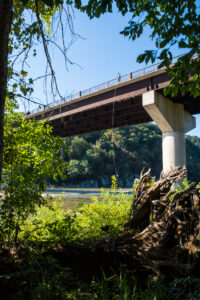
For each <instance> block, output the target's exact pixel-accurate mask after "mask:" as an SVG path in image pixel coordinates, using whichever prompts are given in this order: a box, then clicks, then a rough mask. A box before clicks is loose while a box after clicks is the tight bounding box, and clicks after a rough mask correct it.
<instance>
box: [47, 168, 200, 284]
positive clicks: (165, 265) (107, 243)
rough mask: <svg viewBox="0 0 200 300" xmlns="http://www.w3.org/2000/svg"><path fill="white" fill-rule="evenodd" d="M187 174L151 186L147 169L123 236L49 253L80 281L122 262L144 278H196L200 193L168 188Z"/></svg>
mask: <svg viewBox="0 0 200 300" xmlns="http://www.w3.org/2000/svg"><path fill="white" fill-rule="evenodd" d="M185 175H186V169H180V168H176V169H174V170H173V171H171V172H169V173H168V174H165V175H163V176H162V177H161V178H160V180H158V181H157V182H155V183H154V184H152V177H151V174H150V170H149V171H148V172H147V173H145V174H144V175H143V176H142V178H141V179H140V181H139V183H138V185H137V187H136V191H135V192H136V195H135V201H134V203H133V209H132V214H131V218H130V220H129V221H128V222H127V224H126V226H125V229H124V233H122V234H121V236H119V237H118V238H116V239H104V240H101V241H98V242H93V243H82V244H71V245H68V246H66V247H60V248H56V249H54V250H52V251H51V254H52V255H53V256H54V257H56V258H57V259H59V260H61V261H62V263H64V264H65V265H67V266H70V267H71V268H72V270H73V271H74V272H75V273H77V274H78V275H80V276H81V277H84V278H91V276H94V275H98V273H100V270H101V269H102V268H103V269H104V270H108V269H109V267H111V268H115V269H116V267H119V266H120V264H126V265H127V267H128V268H130V269H132V270H134V271H135V272H138V273H140V274H141V273H142V274H143V275H144V274H146V275H149V274H152V276H158V277H159V276H160V275H164V276H170V277H177V276H188V275H196V274H197V272H198V271H199V263H200V196H199V190H198V189H197V187H196V184H195V183H192V184H190V186H189V187H188V188H187V189H185V190H184V191H181V192H176V193H174V191H173V190H171V187H172V185H173V184H174V182H175V181H177V180H178V179H180V178H183V177H184V176H185ZM172 195H173V196H172ZM170 196H171V197H170Z"/></svg>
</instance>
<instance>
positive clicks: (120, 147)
mask: <svg viewBox="0 0 200 300" xmlns="http://www.w3.org/2000/svg"><path fill="white" fill-rule="evenodd" d="M65 140H66V144H65V145H66V146H65V147H67V148H70V150H71V151H70V153H69V154H67V153H66V155H65V156H64V160H65V161H68V162H69V165H70V169H68V170H67V173H66V175H67V182H63V181H60V182H59V184H61V183H64V184H67V185H69V186H70V185H75V186H78V185H81V186H82V187H84V186H88V187H91V186H94V187H95V186H98V187H102V186H103V187H109V186H110V184H111V182H110V178H111V176H112V175H113V174H115V176H117V179H118V184H119V186H121V187H130V186H132V184H133V181H134V179H135V178H139V177H140V172H141V170H142V169H143V168H144V169H145V170H147V169H149V168H151V169H152V174H153V176H156V177H157V178H159V176H160V170H161V169H162V151H161V149H162V146H161V144H162V137H161V132H160V130H159V129H158V127H157V126H156V125H154V124H142V125H138V126H128V127H122V128H118V129H114V130H113V132H112V130H106V131H101V132H94V133H91V134H84V135H81V136H79V137H70V138H66V139H65ZM152 145H154V149H153V151H152ZM186 154H187V157H186V159H187V167H188V179H189V180H192V181H194V180H195V181H200V172H199V169H200V161H199V157H200V138H198V137H190V136H186Z"/></svg>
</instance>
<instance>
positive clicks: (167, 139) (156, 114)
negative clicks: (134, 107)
mask: <svg viewBox="0 0 200 300" xmlns="http://www.w3.org/2000/svg"><path fill="white" fill-rule="evenodd" d="M142 102H143V107H144V109H145V110H146V111H147V112H148V114H149V115H150V116H151V118H152V120H153V121H154V122H155V123H156V124H157V125H158V127H159V128H160V130H161V131H162V158H163V171H164V172H168V171H170V170H172V169H173V168H175V167H177V166H180V167H182V168H183V167H184V166H186V154H185V133H186V132H188V131H190V130H192V129H193V128H195V127H196V120H195V118H194V117H193V116H191V115H190V114H189V113H188V112H186V111H184V107H183V105H182V104H176V103H174V102H172V101H171V100H169V99H167V98H165V97H164V96H163V95H161V94H159V93H158V92H156V91H150V92H147V93H145V94H143V98H142Z"/></svg>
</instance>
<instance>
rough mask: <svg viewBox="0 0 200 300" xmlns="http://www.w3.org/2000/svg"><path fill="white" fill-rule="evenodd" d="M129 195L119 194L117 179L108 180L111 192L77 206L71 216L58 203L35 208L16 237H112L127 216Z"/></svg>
mask: <svg viewBox="0 0 200 300" xmlns="http://www.w3.org/2000/svg"><path fill="white" fill-rule="evenodd" d="M133 200H134V197H133V195H132V194H131V195H128V194H126V193H122V192H119V190H118V189H117V179H116V177H113V178H112V190H111V192H106V191H105V190H103V189H102V193H101V196H100V197H97V196H93V197H92V203H90V204H84V203H81V204H80V205H79V206H78V207H77V210H76V212H75V213H72V212H71V211H70V210H69V211H67V212H65V211H64V210H63V209H62V207H61V202H60V201H61V200H59V199H57V200H56V199H55V200H54V201H53V202H52V203H51V204H49V205H48V206H40V207H37V208H36V210H35V213H34V214H32V215H30V216H29V217H28V218H27V219H26V221H24V223H23V227H22V228H21V233H20V235H19V238H20V239H21V241H22V240H25V241H34V242H48V243H62V244H65V243H69V242H71V241H73V240H84V239H99V238H102V237H105V236H116V235H117V234H119V232H120V231H122V230H123V229H124V227H123V226H124V224H125V223H126V222H127V220H128V218H129V216H130V210H131V207H132V202H133Z"/></svg>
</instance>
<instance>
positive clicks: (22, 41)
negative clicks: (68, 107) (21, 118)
mask: <svg viewBox="0 0 200 300" xmlns="http://www.w3.org/2000/svg"><path fill="white" fill-rule="evenodd" d="M67 2H69V1H67ZM63 3H64V1H63V0H8V1H7V0H0V44H1V48H0V78H1V79H0V182H1V175H2V159H3V128H4V109H5V98H6V94H7V95H8V96H9V98H11V99H13V98H16V97H19V96H20V97H23V98H24V99H26V100H28V101H30V94H31V93H32V91H33V88H32V83H33V80H32V78H29V79H28V81H26V80H25V79H26V78H27V72H26V71H25V70H24V65H25V60H26V58H27V57H28V55H29V52H30V49H31V46H32V44H33V43H32V42H33V38H35V39H37V40H39V39H40V38H41V40H42V43H43V46H44V52H45V55H46V59H47V65H48V68H49V71H50V72H49V73H50V75H51V78H52V80H51V88H52V92H53V93H54V90H56V92H57V93H58V94H59V96H60V97H61V95H60V93H59V89H58V84H57V81H56V77H55V72H54V69H53V66H52V63H51V58H50V55H49V51H48V43H50V42H51V43H54V45H55V46H58V45H56V43H55V42H54V41H53V40H51V39H50V37H49V31H48V29H49V28H48V25H49V24H50V21H51V18H52V16H53V15H54V13H56V12H58V14H59V18H58V19H59V21H60V23H61V28H62V29H61V31H62V38H63V40H62V42H63V48H64V49H60V51H61V52H62V54H63V55H64V58H65V61H66V63H67V62H68V61H69V60H68V59H67V56H66V49H67V48H66V46H65V41H64V29H63V27H62V25H63V24H62V11H61V9H62V8H63ZM69 6H70V3H69ZM25 10H29V11H30V12H31V14H32V17H33V18H32V19H33V21H32V23H31V24H30V25H29V26H27V25H26V23H25V18H24V17H23V16H22V13H23V11H25ZM63 11H64V12H65V13H66V15H67V16H66V20H68V23H69V26H70V29H71V31H73V28H72V26H71V23H70V22H71V19H70V18H69V11H67V10H64V9H63ZM45 23H46V24H47V28H46V29H47V30H46V32H45V25H44V24H45ZM47 37H49V39H48V40H47ZM17 51H18V52H17ZM16 52H17V53H16ZM35 54H36V52H34V55H35ZM8 55H10V56H11V55H13V60H9V61H8ZM21 55H24V59H23V62H22V70H21V72H16V71H15V70H14V63H15V62H16V60H17V59H18V58H19V57H20V56H21ZM46 75H47V74H46ZM8 79H9V80H10V81H11V88H10V87H9V88H8V87H7V81H8ZM12 79H13V81H12Z"/></svg>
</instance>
